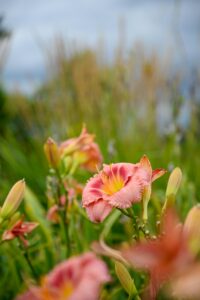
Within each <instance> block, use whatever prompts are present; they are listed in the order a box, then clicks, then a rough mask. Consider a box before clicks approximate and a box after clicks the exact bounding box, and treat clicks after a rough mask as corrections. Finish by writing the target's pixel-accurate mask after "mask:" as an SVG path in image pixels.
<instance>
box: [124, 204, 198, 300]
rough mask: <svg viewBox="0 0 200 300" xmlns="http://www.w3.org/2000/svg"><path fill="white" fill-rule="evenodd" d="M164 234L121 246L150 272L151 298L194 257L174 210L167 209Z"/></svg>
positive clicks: (133, 262)
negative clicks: (127, 246)
mask: <svg viewBox="0 0 200 300" xmlns="http://www.w3.org/2000/svg"><path fill="white" fill-rule="evenodd" d="M161 234H162V235H161V237H158V238H157V239H156V240H155V241H153V240H150V241H144V242H141V243H137V244H134V245H133V246H131V247H129V248H127V249H124V250H122V255H123V256H124V258H125V259H126V260H127V261H128V262H129V263H130V264H131V265H132V266H133V267H134V268H138V269H141V270H147V271H148V272H149V274H150V284H149V290H148V293H149V297H148V299H149V300H150V299H151V300H154V299H155V298H156V295H157V292H158V290H159V288H160V287H161V285H162V283H163V282H165V281H166V280H168V279H170V277H171V276H173V275H174V274H176V273H177V272H181V271H183V270H185V268H186V267H188V265H190V264H191V262H193V260H194V257H193V255H192V254H191V253H190V251H189V248H188V241H187V235H186V234H185V233H184V231H183V227H182V225H181V224H179V223H178V219H177V215H176V214H175V212H174V211H173V210H168V211H167V212H166V215H165V218H164V221H163V228H162V232H161Z"/></svg>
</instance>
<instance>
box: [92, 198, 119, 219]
mask: <svg viewBox="0 0 200 300" xmlns="http://www.w3.org/2000/svg"><path fill="white" fill-rule="evenodd" d="M112 209H113V208H112V206H111V205H109V204H108V203H107V202H106V201H104V200H103V199H100V200H98V201H97V202H95V203H91V204H90V205H88V206H86V211H87V214H88V216H89V218H90V220H91V221H92V222H96V223H99V222H102V221H103V220H104V219H105V218H106V217H107V216H108V215H109V213H110V212H111V211H112Z"/></svg>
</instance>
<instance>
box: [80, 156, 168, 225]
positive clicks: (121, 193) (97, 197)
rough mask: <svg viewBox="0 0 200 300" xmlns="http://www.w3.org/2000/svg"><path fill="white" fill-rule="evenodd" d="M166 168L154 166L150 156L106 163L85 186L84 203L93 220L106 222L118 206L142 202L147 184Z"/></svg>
mask: <svg viewBox="0 0 200 300" xmlns="http://www.w3.org/2000/svg"><path fill="white" fill-rule="evenodd" d="M165 172H166V171H165V170H164V169H156V170H154V171H153V170H152V167H151V164H150V162H149V160H148V158H147V156H145V155H144V156H143V157H142V158H141V160H140V162H139V163H137V164H131V163H116V164H111V165H104V166H103V170H102V171H100V172H99V173H98V174H97V175H95V176H94V177H92V178H91V179H90V180H89V181H88V183H87V184H86V186H85V188H84V190H83V197H82V205H83V207H85V208H86V211H87V213H88V216H89V218H90V220H91V221H93V222H102V221H103V220H104V219H105V218H106V217H107V216H108V214H109V213H110V212H111V211H112V209H113V208H114V207H116V208H120V209H126V208H129V207H131V206H132V205H133V204H134V203H136V202H140V201H141V199H142V194H143V191H144V188H145V187H148V186H151V184H152V182H153V181H154V180H156V179H157V178H159V177H160V176H162V175H163V174H164V173H165Z"/></svg>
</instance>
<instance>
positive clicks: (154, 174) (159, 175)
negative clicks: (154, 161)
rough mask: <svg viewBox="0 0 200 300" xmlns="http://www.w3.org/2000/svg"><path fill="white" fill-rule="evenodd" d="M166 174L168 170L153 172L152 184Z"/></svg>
mask: <svg viewBox="0 0 200 300" xmlns="http://www.w3.org/2000/svg"><path fill="white" fill-rule="evenodd" d="M166 172H167V170H165V169H155V170H153V173H152V178H151V180H152V182H153V181H155V180H156V179H158V178H160V177H161V176H163V175H164V174H165V173H166Z"/></svg>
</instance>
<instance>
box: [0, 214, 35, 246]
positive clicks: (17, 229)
mask: <svg viewBox="0 0 200 300" xmlns="http://www.w3.org/2000/svg"><path fill="white" fill-rule="evenodd" d="M37 226H38V223H34V222H23V219H20V220H18V221H17V222H16V223H15V224H14V225H13V227H12V228H11V229H9V230H6V231H4V233H3V236H2V240H3V241H8V240H13V239H14V238H16V237H19V238H20V239H21V241H22V242H23V244H24V246H28V241H27V240H26V239H25V237H24V235H25V234H27V233H30V232H32V231H33V230H34V229H35V228H36V227H37Z"/></svg>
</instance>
